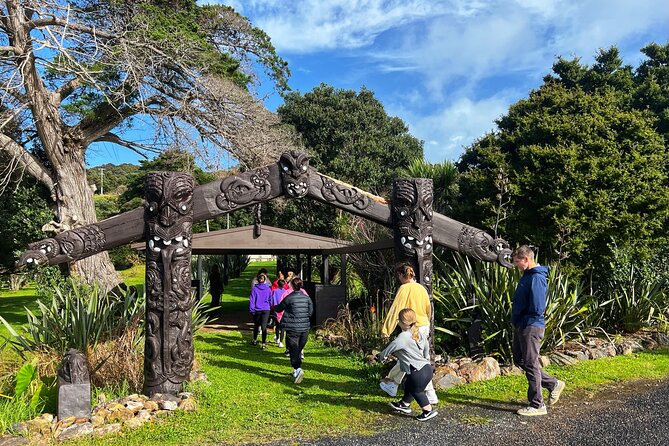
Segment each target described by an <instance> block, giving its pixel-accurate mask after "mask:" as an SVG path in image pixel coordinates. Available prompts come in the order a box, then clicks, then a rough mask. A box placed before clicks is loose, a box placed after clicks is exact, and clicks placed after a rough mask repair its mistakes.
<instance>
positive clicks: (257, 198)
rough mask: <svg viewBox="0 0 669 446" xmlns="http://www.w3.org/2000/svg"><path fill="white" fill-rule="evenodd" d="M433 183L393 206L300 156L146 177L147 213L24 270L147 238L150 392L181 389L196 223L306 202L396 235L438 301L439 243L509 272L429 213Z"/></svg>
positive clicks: (42, 249)
mask: <svg viewBox="0 0 669 446" xmlns="http://www.w3.org/2000/svg"><path fill="white" fill-rule="evenodd" d="M432 195H433V190H432V181H431V180H426V179H404V180H397V181H396V182H395V185H394V190H393V196H392V202H391V203H388V202H387V201H386V200H385V199H384V198H382V197H379V196H376V195H372V194H370V193H368V192H365V191H362V190H359V189H357V188H355V187H353V186H351V185H348V184H345V183H343V182H341V181H338V180H336V179H334V178H330V177H328V176H326V175H323V174H321V173H320V172H318V171H317V170H316V169H314V168H313V167H311V166H310V165H309V157H308V156H307V155H306V154H304V153H301V152H294V151H291V152H287V153H284V154H283V155H281V158H280V159H279V161H278V162H277V163H274V164H270V165H268V166H264V167H260V168H257V169H253V170H250V171H247V172H244V173H240V174H238V175H232V176H229V177H227V178H224V179H222V180H216V181H213V182H211V183H208V184H205V185H202V186H199V187H196V188H194V187H193V179H192V178H191V177H190V176H189V175H186V174H183V173H173V172H154V173H151V174H149V175H148V176H147V179H146V187H145V198H146V200H145V207H144V208H137V209H135V210H132V211H129V212H126V213H124V214H121V215H117V216H115V217H112V218H109V219H106V220H103V221H101V222H99V223H95V224H91V225H87V226H83V227H80V228H77V229H73V230H70V231H66V232H63V233H61V234H59V235H57V236H56V237H54V238H48V239H45V240H41V241H39V242H35V243H32V244H30V245H29V250H28V251H26V252H24V253H23V254H22V255H21V258H20V259H19V261H18V262H17V265H18V266H25V265H41V264H47V263H48V264H51V265H54V264H58V263H63V262H70V261H75V260H79V259H82V258H85V257H88V256H91V255H94V254H97V253H99V252H102V251H105V250H108V249H111V248H115V247H117V246H121V245H125V244H128V243H131V242H134V241H137V240H141V239H144V240H145V241H146V248H147V249H146V252H147V255H146V288H147V303H146V344H145V363H144V381H145V383H144V391H145V393H146V394H148V395H152V394H154V393H176V392H178V391H179V390H180V389H181V385H182V383H183V382H184V381H185V380H187V379H188V376H189V373H190V369H191V367H192V362H193V344H192V333H191V309H192V302H191V297H190V280H191V261H190V260H191V246H192V244H191V236H192V224H193V222H197V221H200V220H205V219H209V218H213V217H216V216H219V215H224V214H227V213H230V212H233V211H235V210H237V209H242V208H246V207H249V206H254V205H258V204H260V203H263V202H266V201H269V200H272V199H274V198H276V197H279V196H287V197H290V198H296V199H299V198H303V197H308V198H311V199H315V200H318V201H320V202H323V203H327V204H330V205H332V206H335V207H337V208H339V209H343V210H345V211H347V212H350V213H352V214H356V215H359V216H362V217H364V218H367V219H369V220H371V221H374V222H376V223H379V224H381V225H384V226H387V227H389V228H393V229H394V234H395V253H396V256H397V259H398V260H401V261H406V262H409V263H411V264H412V265H413V266H414V269H415V271H416V272H417V277H418V278H419V280H420V283H422V284H423V285H425V287H426V288H427V289H428V291H429V293H430V298H431V297H432V252H433V249H434V246H435V245H441V246H444V247H446V248H449V249H452V250H456V251H459V252H461V253H463V254H465V255H468V256H470V257H474V258H476V259H480V260H485V261H488V262H498V263H500V264H503V265H505V266H510V264H509V257H510V254H511V250H510V249H509V246H508V244H507V243H506V242H505V241H504V240H502V239H493V238H492V237H491V236H490V235H488V234H487V233H486V232H484V231H482V230H480V229H477V228H474V227H472V226H468V225H465V224H462V223H460V222H458V221H456V220H453V219H451V218H449V217H446V216H445V215H441V214H438V213H435V212H433V210H432Z"/></svg>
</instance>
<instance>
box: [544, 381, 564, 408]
mask: <svg viewBox="0 0 669 446" xmlns="http://www.w3.org/2000/svg"><path fill="white" fill-rule="evenodd" d="M565 387H566V384H565V383H564V381H560V380H559V379H558V383H557V385H556V386H555V388H554V389H553V391H552V392H551V393H550V395H549V396H548V405H549V406H552V405H553V404H555V403H557V402H558V400H559V399H560V395H562V391H563V390H564V388H565Z"/></svg>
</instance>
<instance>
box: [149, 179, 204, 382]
mask: <svg viewBox="0 0 669 446" xmlns="http://www.w3.org/2000/svg"><path fill="white" fill-rule="evenodd" d="M145 194H146V205H145V219H146V223H147V237H148V238H147V247H146V248H147V250H146V287H147V300H146V343H145V347H144V352H145V353H144V390H145V392H146V393H147V394H148V395H152V394H154V393H173V394H174V393H177V392H179V391H180V389H181V384H182V383H183V382H184V381H185V380H186V379H188V375H189V373H190V370H191V367H192V364H193V342H192V333H191V309H192V301H191V294H190V288H191V266H190V265H191V251H192V247H191V237H192V225H193V203H192V198H193V178H192V177H191V176H189V175H187V174H183V173H172V172H154V173H150V174H149V175H148V176H147V178H146V188H145Z"/></svg>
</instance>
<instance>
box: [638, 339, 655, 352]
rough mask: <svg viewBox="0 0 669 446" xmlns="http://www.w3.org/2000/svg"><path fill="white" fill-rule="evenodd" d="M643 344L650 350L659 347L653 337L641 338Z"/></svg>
mask: <svg viewBox="0 0 669 446" xmlns="http://www.w3.org/2000/svg"><path fill="white" fill-rule="evenodd" d="M641 345H643V348H645V349H648V350H653V349H655V348H657V342H655V340H654V339H653V338H650V337H648V338H643V339H642V340H641Z"/></svg>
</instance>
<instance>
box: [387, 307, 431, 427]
mask: <svg viewBox="0 0 669 446" xmlns="http://www.w3.org/2000/svg"><path fill="white" fill-rule="evenodd" d="M398 319H399V323H398V325H399V326H400V328H401V329H402V332H401V333H400V334H399V335H398V336H397V337H396V338H395V339H394V340H393V341H392V342H391V343H390V344H388V346H387V347H386V348H385V349H383V351H382V352H381V353H379V357H380V359H381V361H385V360H386V359H387V358H388V356H389V355H391V354H392V355H393V356H395V357H396V358H397V361H398V362H399V365H400V369H401V370H402V371H403V372H404V373H406V374H407V375H406V376H407V379H406V382H405V383H404V396H403V397H402V399H401V400H399V401H397V402H392V403H390V406H391V407H392V408H393V409H395V410H397V411H399V412H402V413H405V414H410V413H411V408H410V405H411V401H413V400H414V399H415V400H416V402H417V403H418V405H419V406H420V407H421V409H423V412H422V413H421V414H419V415H418V416H417V417H416V419H417V420H418V421H427V420H429V419H431V418H434V417H436V416H437V413H438V412H437V411H436V409H433V408H432V405H431V404H430V401H429V400H428V398H427V394H426V393H425V387H427V384H428V383H429V382H430V381H432V375H433V373H434V372H433V371H432V365H431V364H430V346H429V344H428V342H427V339H426V338H425V337H424V336H423V335H422V334H421V333H420V331H419V329H418V325H417V322H416V313H415V312H414V311H413V310H412V309H411V308H404V309H403V310H400V312H399V317H398Z"/></svg>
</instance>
